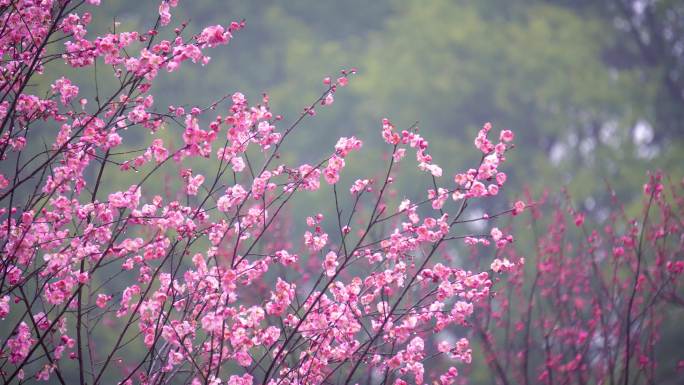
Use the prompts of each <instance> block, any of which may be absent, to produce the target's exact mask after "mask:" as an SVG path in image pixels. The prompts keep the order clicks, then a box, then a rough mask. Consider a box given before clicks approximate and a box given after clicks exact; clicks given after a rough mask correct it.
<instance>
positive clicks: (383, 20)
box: [96, 0, 684, 208]
mask: <svg viewBox="0 0 684 385" xmlns="http://www.w3.org/2000/svg"><path fill="white" fill-rule="evenodd" d="M104 6H105V8H106V11H105V12H101V13H99V17H98V18H97V19H96V22H97V23H98V24H99V26H98V27H101V28H107V27H108V25H110V24H111V23H112V21H113V17H114V15H117V21H120V22H122V27H125V26H126V25H127V24H128V25H131V24H132V25H146V23H147V24H149V23H152V22H153V17H154V11H155V9H153V8H154V7H152V5H150V4H149V3H148V2H134V1H120V2H112V3H107V2H105V5H104ZM683 12H684V3H683V2H681V1H633V0H603V1H567V0H553V1H535V0H513V1H510V0H484V1H478V2H467V1H451V0H435V1H430V2H420V1H411V0H378V1H373V2H367V1H362V0H348V1H333V0H319V1H315V2H312V1H306V0H293V1H287V2H278V1H274V0H262V1H236V0H229V1H211V0H198V1H193V2H191V3H190V2H185V3H183V2H181V5H180V6H179V8H178V11H177V12H176V14H175V20H177V21H181V20H189V21H190V27H189V28H190V31H193V32H197V31H198V30H199V28H201V27H202V26H204V25H207V24H215V23H220V22H226V21H228V20H234V19H243V18H244V19H245V20H246V22H247V28H246V29H245V30H244V31H241V32H239V33H238V34H237V36H236V37H235V39H234V40H233V42H231V46H229V47H227V48H225V49H221V50H216V51H214V52H213V57H212V62H211V63H210V64H209V66H208V68H206V69H200V68H195V69H191V70H186V71H183V72H182V73H180V74H175V73H174V74H170V75H168V76H166V77H165V78H164V80H163V81H162V82H161V85H160V86H159V88H158V92H157V95H158V96H157V102H156V104H157V106H158V107H159V108H164V107H165V105H167V104H172V103H177V102H178V98H181V99H182V100H183V101H184V102H186V103H188V104H201V103H206V102H209V101H210V100H212V97H217V96H219V95H223V94H226V93H231V92H234V91H236V90H242V91H244V92H246V93H247V94H248V96H249V97H251V98H252V99H256V98H258V97H259V96H260V94H261V93H262V92H268V93H269V94H270V95H271V101H272V105H273V106H274V110H276V111H277V112H279V113H282V114H283V115H284V116H285V118H286V122H287V121H292V120H293V119H295V118H296V116H297V114H298V113H299V112H300V111H301V109H302V108H303V107H304V106H305V104H306V103H307V102H308V101H310V100H311V99H313V98H314V97H315V96H317V93H318V92H319V90H320V81H321V79H322V77H323V76H325V75H333V76H334V75H335V72H334V71H337V70H339V69H342V68H348V67H352V66H353V67H356V68H358V69H359V75H358V76H357V77H356V78H355V79H353V80H352V82H351V86H350V87H349V90H344V91H343V92H339V93H338V96H337V98H336V103H335V105H333V106H332V107H330V108H327V107H326V108H320V109H319V115H318V116H317V117H316V118H315V119H313V120H311V121H310V122H307V123H306V124H305V125H304V126H303V127H302V128H301V129H300V131H299V132H298V133H297V134H296V135H297V136H296V140H294V141H293V143H297V145H296V146H294V147H291V148H290V149H291V150H292V153H299V152H301V151H300V150H302V149H306V148H311V146H316V147H317V148H330V147H331V146H332V145H333V144H334V141H335V137H336V135H337V133H338V132H340V131H341V129H345V130H349V129H350V128H352V129H354V130H357V131H358V132H362V131H370V132H368V134H370V135H365V136H366V137H373V136H374V133H375V132H376V130H377V129H378V126H379V120H380V118H382V117H385V116H387V117H389V118H390V119H392V120H393V121H394V122H395V123H396V124H397V125H399V126H403V127H407V126H409V125H411V124H412V123H414V122H415V121H418V122H419V125H420V127H421V128H423V129H424V130H425V132H424V134H425V135H426V136H427V137H428V138H430V139H431V140H432V142H433V147H435V149H434V150H433V153H434V155H435V157H436V158H437V160H438V161H439V162H441V163H442V164H443V165H444V166H445V169H451V170H454V169H457V168H458V167H463V166H464V164H466V163H464V162H466V161H467V160H468V159H472V158H469V156H471V157H472V156H474V155H475V154H473V153H472V151H470V150H469V147H470V142H471V139H472V136H473V133H474V130H475V129H476V128H477V127H479V126H480V125H482V124H483V123H484V122H486V121H492V122H493V123H494V126H495V128H497V127H498V128H511V129H513V130H515V132H516V133H517V134H518V139H517V140H516V142H517V144H518V147H519V150H518V151H516V152H515V154H514V155H513V156H512V160H513V162H512V163H511V166H509V167H512V174H513V175H511V176H512V178H511V180H514V181H515V183H517V187H521V186H522V185H523V184H528V185H532V187H533V189H534V190H537V191H539V190H540V189H541V188H543V187H548V186H553V187H556V186H559V185H562V184H568V185H569V186H570V188H571V191H572V192H573V193H575V194H576V195H577V196H581V197H588V196H592V195H594V198H593V199H598V200H600V195H601V192H602V191H603V189H604V184H603V183H602V182H597V181H601V180H602V179H606V180H609V181H610V182H611V184H612V185H613V187H614V188H616V189H617V191H618V192H619V193H621V194H631V193H633V191H634V190H635V188H636V186H639V185H640V183H641V181H642V180H643V178H644V172H645V170H647V169H654V168H659V167H660V168H663V169H665V170H667V171H669V172H670V173H671V174H673V177H676V178H679V177H681V175H682V170H681V168H680V167H678V165H679V164H680V162H681V161H682V156H681V155H680V153H681V151H679V150H680V149H681V148H682V146H681V142H682V140H683V139H684V119H682V118H683V117H684V116H683V114H684V112H683V111H684V108H682V107H684V93H683V92H682V91H683V90H684V41H683V40H682V39H684V38H683V37H682V36H684V34H682V29H684V21H683V20H684V13H683ZM96 15H98V13H96ZM179 91H180V92H179ZM304 156H306V155H304ZM358 166H359V167H363V165H358ZM509 190H510V189H509ZM589 208H590V207H589Z"/></svg>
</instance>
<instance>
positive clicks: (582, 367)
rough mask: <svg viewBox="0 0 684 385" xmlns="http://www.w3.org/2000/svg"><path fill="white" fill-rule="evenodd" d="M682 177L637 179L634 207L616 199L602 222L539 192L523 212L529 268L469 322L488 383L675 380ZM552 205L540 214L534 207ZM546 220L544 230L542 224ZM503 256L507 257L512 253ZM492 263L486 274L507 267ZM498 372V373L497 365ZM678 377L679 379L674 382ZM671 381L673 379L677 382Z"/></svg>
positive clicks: (683, 301) (682, 360)
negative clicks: (640, 185) (671, 338)
mask: <svg viewBox="0 0 684 385" xmlns="http://www.w3.org/2000/svg"><path fill="white" fill-rule="evenodd" d="M683 191H684V180H683V181H681V182H679V183H677V182H673V181H671V180H670V181H669V182H668V181H666V177H664V176H663V175H662V174H661V173H660V172H657V173H653V174H651V175H649V177H648V181H647V183H646V184H645V185H644V193H643V195H642V197H643V198H642V204H641V207H640V212H637V213H636V214H629V213H628V211H627V210H626V209H625V206H624V205H623V204H622V202H620V201H619V200H618V199H617V195H616V194H615V193H614V192H613V191H611V190H609V191H608V196H610V197H612V198H611V203H610V206H609V207H610V210H609V211H608V215H607V218H606V219H604V220H603V221H602V222H599V223H595V224H594V223H592V222H593V221H592V220H590V218H591V217H590V214H591V213H588V212H583V211H581V210H578V209H575V208H573V205H572V204H571V201H572V200H571V199H570V196H566V199H565V201H561V202H555V203H552V202H546V200H547V198H546V197H543V198H542V199H541V200H540V201H539V202H537V204H536V205H534V206H533V208H532V210H531V211H530V213H531V214H530V215H531V220H530V226H532V227H533V229H534V233H535V234H539V235H538V238H537V239H536V250H538V254H537V255H536V256H534V259H532V258H530V259H532V260H533V261H534V264H533V265H532V266H531V268H530V269H529V270H528V271H527V272H525V271H524V270H521V269H515V268H512V269H511V270H510V271H512V273H511V274H510V275H509V276H508V279H502V281H501V282H500V285H501V286H502V287H501V288H499V291H500V292H501V291H505V292H507V293H511V295H510V296H497V297H495V298H494V300H493V301H492V302H490V303H488V304H484V307H483V309H484V311H482V312H480V313H478V316H477V317H476V321H475V322H474V331H475V333H474V334H475V335H477V336H479V339H480V340H481V342H482V344H481V346H483V347H484V349H485V357H486V360H487V362H488V364H489V366H490V368H491V374H492V378H493V381H498V382H500V383H503V384H513V383H518V384H558V383H563V384H587V383H597V384H598V383H617V384H656V383H666V382H667V381H670V380H674V379H681V378H682V369H683V368H684V357H683V356H679V357H677V356H675V357H672V356H671V355H669V354H668V355H666V354H664V352H665V350H662V349H661V347H662V346H663V344H665V343H666V341H665V340H664V339H665V337H666V335H665V334H664V330H667V325H668V324H669V325H673V327H674V328H677V327H678V322H679V321H678V319H677V317H678V315H677V314H679V311H681V308H682V306H684V298H682V290H681V289H682V282H684V280H683V277H682V273H683V272H684V269H682V267H684V259H683V256H682V253H681V251H682V242H683V241H684V224H683V223H682V220H681V218H682V214H684V199H683V198H684V195H682V192H683ZM545 206H551V207H552V208H555V209H554V210H549V211H552V212H553V215H552V217H551V218H548V220H544V219H543V218H542V216H541V213H542V211H541V210H542V208H543V207H545ZM541 226H544V227H541ZM509 251H510V254H508V255H509V256H508V258H510V259H511V260H514V259H515V258H516V257H515V250H512V249H511V250H509ZM506 261H508V259H502V260H501V259H497V260H495V261H494V262H493V263H492V269H493V270H497V269H498V270H508V269H509V268H508V264H509V263H510V262H508V263H507V262H506ZM504 368H506V369H504ZM677 381H678V380H677ZM675 382H676V381H675Z"/></svg>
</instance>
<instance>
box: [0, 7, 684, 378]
mask: <svg viewBox="0 0 684 385" xmlns="http://www.w3.org/2000/svg"><path fill="white" fill-rule="evenodd" d="M10 3H11V6H10ZM0 4H2V7H3V11H2V12H0V26H1V27H2V28H0V51H1V52H2V54H3V61H2V63H0V77H1V78H2V82H0V84H1V85H0V90H1V91H2V100H0V120H1V131H0V160H1V161H2V165H3V168H2V170H3V171H2V173H1V174H0V201H3V207H2V208H0V247H1V249H2V251H1V253H0V325H2V327H0V330H1V332H0V338H2V344H1V346H2V348H0V377H1V378H2V380H3V383H7V384H11V383H23V382H24V381H31V380H40V381H53V382H54V383H60V384H63V385H66V384H72V383H79V384H81V385H84V384H105V383H111V384H123V385H132V384H144V385H153V384H166V383H183V384H193V385H196V384H197V385H199V384H212V385H218V384H224V383H226V384H229V385H253V384H257V383H261V384H269V385H281V384H282V385H295V384H302V385H303V384H324V383H330V382H340V383H356V382H358V381H360V378H365V377H362V376H365V375H366V373H371V375H373V376H376V375H377V376H381V377H384V379H385V380H386V382H391V383H396V384H404V383H408V382H412V383H416V384H423V383H425V382H428V381H439V382H440V383H441V384H443V385H446V384H452V383H454V382H455V381H456V378H457V376H458V369H457V368H456V366H457V365H460V364H462V363H465V364H467V363H470V362H471V360H472V352H471V349H470V345H469V341H468V340H467V339H466V338H460V339H458V340H457V341H456V342H455V343H452V342H453V341H447V340H443V339H441V338H440V337H438V336H437V333H438V332H440V331H444V330H462V329H463V328H468V327H469V325H470V321H469V320H470V319H472V317H473V315H474V314H475V313H476V311H477V309H478V308H479V307H478V304H480V303H481V302H483V301H486V300H487V299H488V298H489V297H490V295H491V288H492V285H493V281H492V276H491V272H490V271H483V272H480V271H470V270H467V269H463V268H461V267H458V266H452V264H450V263H449V261H448V260H440V259H441V256H442V251H443V249H444V248H445V246H446V245H447V244H449V243H453V242H454V241H456V242H457V243H463V244H465V245H470V246H472V247H475V246H488V245H490V242H493V243H494V244H495V245H496V249H495V250H494V252H495V253H499V254H500V253H503V252H504V251H505V250H507V249H508V248H509V245H510V243H511V242H512V241H513V238H512V236H511V235H508V234H504V233H503V232H502V231H501V230H499V229H498V228H492V229H491V231H490V232H489V233H488V234H469V233H467V232H466V229H465V228H463V226H460V224H461V223H462V222H461V221H462V220H463V215H464V212H466V207H467V203H468V202H469V201H470V200H473V199H486V198H489V197H491V196H493V195H496V194H497V192H498V189H499V188H501V187H502V186H503V185H504V183H505V182H506V176H505V174H504V173H503V172H502V171H499V167H500V166H501V164H502V163H503V162H504V161H505V153H506V151H508V150H509V149H510V148H511V141H512V139H513V134H512V133H511V132H510V131H506V130H504V131H502V132H501V133H500V136H499V141H498V142H497V143H496V144H493V143H492V142H490V141H489V139H487V137H488V134H489V133H490V131H491V130H492V128H491V125H489V124H487V125H485V127H484V128H483V129H482V130H481V131H480V133H479V134H478V136H477V140H476V147H477V149H479V150H480V151H481V152H482V154H483V157H482V161H481V162H480V164H478V165H475V168H472V169H470V170H468V171H465V172H455V173H454V174H453V175H455V177H454V180H455V181H456V183H455V184H454V183H452V182H451V178H447V179H448V180H447V181H443V180H442V179H441V177H442V174H443V173H444V171H443V170H442V168H440V167H439V166H438V165H437V164H436V163H434V162H433V159H432V157H431V156H430V155H429V154H428V147H429V146H428V141H427V140H426V139H425V138H424V137H422V136H421V135H419V134H418V133H417V130H415V129H414V128H409V129H406V130H402V131H399V130H397V129H396V128H395V127H394V126H393V125H392V124H391V123H390V121H389V120H383V122H382V128H381V135H382V137H383V138H384V139H385V141H386V142H387V143H388V144H389V145H390V147H391V149H392V155H391V158H390V160H389V162H388V163H389V164H388V166H387V167H388V168H387V170H386V171H385V173H384V175H385V177H384V178H374V177H372V176H370V175H359V178H358V179H356V182H354V183H353V184H352V185H351V186H340V185H341V184H342V183H341V182H340V174H341V173H342V172H343V171H344V167H345V163H346V159H348V157H351V156H353V154H355V153H356V152H358V151H361V149H362V141H361V140H359V139H358V138H356V137H354V136H351V135H349V136H346V137H342V138H339V140H338V141H337V143H336V144H334V145H333V144H332V143H331V144H329V150H328V151H325V152H322V153H320V154H317V155H318V156H319V157H320V161H319V162H318V163H316V164H313V165H311V164H286V163H282V161H281V159H283V158H282V157H281V156H280V155H281V151H282V146H283V143H284V140H285V139H286V137H288V134H289V133H290V132H291V131H292V130H294V129H296V128H297V127H298V124H299V122H301V121H302V120H303V119H305V118H309V117H311V116H313V115H314V109H315V107H316V106H319V105H325V106H327V105H330V104H332V103H333V101H334V98H333V95H334V94H335V93H336V92H337V90H338V88H341V87H344V86H346V85H347V83H348V81H349V78H350V77H351V75H353V74H354V73H355V70H348V71H342V72H341V75H340V76H339V77H338V78H337V79H336V80H335V81H332V80H330V78H326V79H325V80H324V82H323V83H324V86H325V90H324V91H323V92H322V93H321V95H320V97H319V98H318V99H316V100H314V101H313V102H312V103H311V104H310V105H309V106H307V107H306V108H305V109H304V112H303V113H302V114H301V115H300V116H299V118H297V119H295V123H294V124H292V125H291V126H289V127H288V128H286V129H284V130H283V129H280V128H279V125H280V123H279V122H280V121H281V119H282V118H281V117H280V116H278V115H274V114H273V113H272V112H271V110H270V107H269V99H268V96H263V97H262V98H261V99H260V100H259V102H258V103H256V104H250V102H249V100H248V99H247V97H246V96H245V95H244V94H242V93H240V92H234V93H231V94H228V95H225V96H224V97H222V98H219V99H217V100H216V101H215V102H214V103H211V104H210V105H209V106H192V105H191V106H188V105H183V104H179V105H174V106H164V107H162V108H158V107H157V106H156V105H155V100H154V96H153V95H152V94H151V93H150V90H151V89H152V84H153V82H154V81H155V80H156V79H157V77H158V76H159V75H160V73H163V71H166V72H172V71H176V70H179V68H180V67H181V66H182V65H184V63H188V62H191V63H198V64H200V65H206V64H207V63H208V62H209V56H207V52H206V50H208V49H212V48H215V47H217V46H220V45H224V44H227V43H229V42H230V40H231V39H232V38H233V34H234V33H236V32H237V31H239V30H240V29H242V28H243V23H242V22H231V23H229V24H227V25H215V26H209V27H206V28H204V29H202V30H201V31H199V32H198V33H196V34H194V35H193V34H191V33H190V32H189V31H188V30H189V28H188V26H187V25H186V24H180V25H178V26H176V27H173V26H172V25H171V24H172V20H173V18H172V10H173V9H174V8H176V7H177V6H178V5H179V4H178V1H176V0H164V1H161V2H160V3H159V4H158V19H157V21H156V23H155V24H154V26H153V27H152V28H151V29H149V30H148V31H146V32H139V31H118V28H117V29H115V30H116V31H117V32H116V33H107V34H104V35H101V36H94V34H93V33H91V32H89V31H88V27H89V24H90V21H91V20H92V15H91V13H90V12H91V10H92V9H93V6H97V5H98V4H99V1H97V0H90V1H88V2H77V1H69V0H64V1H51V0H42V1H37V0H20V1H13V2H9V1H5V2H0ZM155 10H157V9H155ZM54 60H62V61H63V62H64V63H66V65H68V66H71V67H73V68H77V69H81V68H87V67H93V66H95V65H96V63H99V65H100V66H102V65H104V67H105V68H106V69H108V71H109V73H110V75H111V76H112V77H113V78H115V79H118V81H117V82H116V84H118V85H117V86H116V87H114V88H112V89H108V90H103V89H99V88H98V89H96V90H95V92H96V93H97V97H96V98H95V100H88V99H86V98H85V97H82V95H81V91H82V90H84V89H85V88H84V87H87V85H83V84H75V83H74V82H73V81H71V80H70V79H68V78H66V77H64V76H57V80H56V81H55V82H54V83H53V84H52V85H51V86H50V89H49V91H48V92H47V94H45V95H43V96H39V95H38V94H33V93H31V92H32V90H33V88H32V87H29V85H31V84H32V83H33V82H35V80H37V79H39V78H40V77H41V75H42V74H44V73H46V72H51V71H53V72H54V71H57V69H55V68H54V67H53V66H51V65H50V63H51V62H52V61H54ZM57 68H59V67H57ZM51 74H53V75H59V74H58V73H51ZM42 126H48V127H53V128H55V130H53V131H49V133H48V134H45V133H44V132H43V131H41V130H39V129H38V127H42ZM125 131H134V132H136V133H137V132H139V133H145V134H146V135H145V137H149V138H150V139H149V143H147V142H145V143H140V142H138V141H136V140H132V139H128V138H130V137H131V136H130V135H128V134H125ZM52 133H54V134H52ZM46 135H47V136H46ZM50 135H52V136H50ZM44 142H45V143H48V144H47V145H43V143H44ZM409 149H412V150H415V153H416V160H417V168H418V169H419V170H422V171H425V172H428V173H429V174H430V175H432V176H433V177H434V184H433V185H431V186H428V187H426V188H425V189H424V190H421V193H423V194H424V197H423V198H422V200H418V201H416V202H411V201H410V200H408V199H406V200H404V201H402V202H401V203H400V204H399V205H398V208H397V209H392V207H397V205H396V204H395V202H394V201H393V198H392V194H389V190H390V189H392V188H393V184H394V181H395V178H396V177H397V176H396V175H395V171H396V170H395V168H396V167H395V164H396V163H397V162H399V161H401V160H402V158H403V157H404V156H405V154H406V151H407V150H409ZM254 154H258V156H255V155H254ZM5 165H8V167H4V166H5ZM10 166H11V167H10ZM113 175H117V176H123V177H124V179H125V180H129V181H131V180H132V181H133V182H129V183H130V184H129V183H126V184H125V185H120V183H118V182H117V180H121V179H117V178H112V176H113ZM321 178H323V179H324V181H325V183H321ZM338 187H340V188H342V189H343V190H342V191H349V194H339V196H338V193H337V191H338ZM326 189H327V190H332V191H333V192H334V196H335V200H334V201H333V202H331V203H330V207H327V208H334V209H335V213H336V214H335V215H332V216H329V215H328V216H327V217H326V216H324V215H323V214H320V213H318V212H323V211H325V210H324V209H325V208H319V209H317V208H312V211H313V212H316V213H315V214H311V216H309V217H307V218H306V219H305V220H302V222H304V221H305V222H306V225H307V228H306V230H304V231H302V233H300V234H294V235H291V232H295V231H296V230H295V229H296V227H294V229H293V228H289V226H288V225H287V222H286V220H287V217H286V216H285V214H284V213H285V212H287V210H288V208H290V207H291V206H292V198H293V196H295V195H302V194H304V195H306V194H312V193H313V192H318V194H324V193H326V192H328V191H327V190H326ZM450 197H451V198H452V199H449V198H450ZM524 209H525V204H524V203H522V202H519V203H516V204H515V205H514V206H513V207H512V208H510V209H509V210H506V211H504V212H502V213H501V215H506V214H519V213H520V212H522V210H524ZM495 217H496V216H492V217H491V218H482V220H485V221H486V220H488V219H493V218H495ZM299 219H301V218H299V217H296V220H299ZM352 228H353V229H354V231H352ZM460 241H463V242H460ZM497 261H499V259H495V260H494V263H492V266H491V269H483V270H493V271H494V272H500V271H505V270H512V268H511V266H510V263H509V262H507V260H506V259H504V260H503V261H499V262H497ZM677 266H678V265H677ZM677 266H675V267H673V268H672V269H673V270H677V269H679V271H681V267H677ZM435 355H439V356H443V357H445V359H447V360H449V362H450V365H449V369H447V370H446V371H445V372H440V373H427V372H426V363H427V362H428V361H429V360H430V359H433V358H434V357H435Z"/></svg>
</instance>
